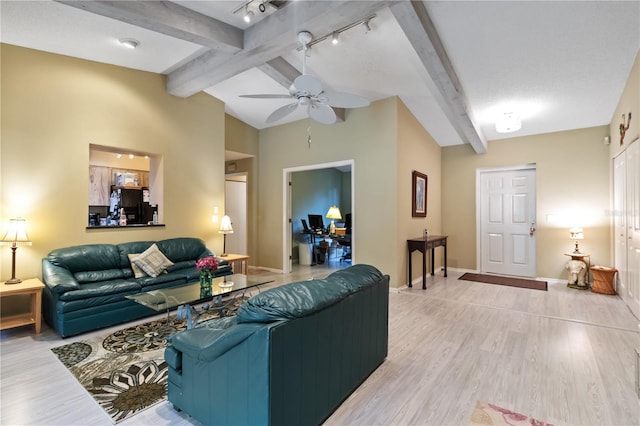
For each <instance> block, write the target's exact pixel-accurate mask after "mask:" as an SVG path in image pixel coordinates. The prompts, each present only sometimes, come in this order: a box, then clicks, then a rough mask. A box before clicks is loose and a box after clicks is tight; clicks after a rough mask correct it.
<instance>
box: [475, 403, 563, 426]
mask: <svg viewBox="0 0 640 426" xmlns="http://www.w3.org/2000/svg"><path fill="white" fill-rule="evenodd" d="M469 425H470V426H478V425H482V426H486V425H495V426H524V425H529V426H553V425H552V424H550V423H545V422H543V421H540V420H536V419H534V418H531V417H529V416H525V415H524V414H520V413H515V412H513V411H511V410H507V409H506V408H502V407H498V406H497V405H493V404H489V403H486V402H480V401H478V403H477V404H476V408H475V409H474V410H473V413H472V414H471V421H469Z"/></svg>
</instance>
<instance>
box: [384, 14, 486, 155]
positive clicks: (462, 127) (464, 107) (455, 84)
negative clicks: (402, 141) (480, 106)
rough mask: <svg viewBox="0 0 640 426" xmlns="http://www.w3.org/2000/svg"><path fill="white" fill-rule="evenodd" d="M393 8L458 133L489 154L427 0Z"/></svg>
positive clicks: (441, 106)
mask: <svg viewBox="0 0 640 426" xmlns="http://www.w3.org/2000/svg"><path fill="white" fill-rule="evenodd" d="M390 9H391V12H392V13H393V15H394V17H395V18H396V20H397V21H398V23H399V24H400V27H401V28H402V31H404V33H405V35H406V36H407V38H408V39H409V42H410V43H411V45H412V46H413V48H414V50H415V51H416V53H417V54H418V57H419V58H420V61H421V62H422V64H423V65H424V68H425V70H426V71H427V73H428V74H429V76H430V77H431V80H432V81H433V83H434V87H433V88H432V90H430V91H431V92H432V93H433V95H434V98H435V99H436V101H437V102H438V104H439V106H440V108H441V109H442V111H443V112H444V113H445V115H446V116H447V118H448V119H449V122H450V123H451V125H452V126H453V128H454V129H455V131H456V133H458V135H459V136H460V138H461V139H462V140H463V141H465V142H466V143H469V144H470V145H471V146H472V147H473V149H474V150H475V152H476V153H477V154H485V153H486V152H487V140H486V138H485V137H484V135H483V134H482V132H481V131H480V129H479V127H478V126H476V125H475V123H474V120H473V117H472V114H471V109H470V107H469V102H468V101H467V98H466V96H465V94H464V90H463V89H462V85H461V84H460V81H459V80H458V76H457V75H456V72H455V70H454V69H453V66H452V65H451V61H450V60H449V56H448V55H447V52H446V51H445V49H444V46H443V44H442V41H441V40H440V37H439V35H438V33H437V31H436V29H435V27H434V25H433V22H432V21H431V18H430V16H429V13H428V12H427V9H426V7H425V5H424V3H423V2H422V1H410V2H409V1H407V2H401V3H396V4H394V5H392V6H391V7H390Z"/></svg>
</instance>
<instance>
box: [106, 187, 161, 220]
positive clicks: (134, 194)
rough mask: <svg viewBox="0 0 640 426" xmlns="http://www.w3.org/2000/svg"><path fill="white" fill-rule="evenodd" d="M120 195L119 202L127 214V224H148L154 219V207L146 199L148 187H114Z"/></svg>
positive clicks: (113, 189)
mask: <svg viewBox="0 0 640 426" xmlns="http://www.w3.org/2000/svg"><path fill="white" fill-rule="evenodd" d="M112 191H115V192H116V194H117V195H118V204H119V207H120V208H123V209H124V214H125V215H126V216H127V225H135V224H146V223H148V222H150V221H152V220H153V211H154V208H153V207H152V206H151V205H149V203H148V202H146V201H144V198H145V197H144V191H148V189H147V188H122V187H112Z"/></svg>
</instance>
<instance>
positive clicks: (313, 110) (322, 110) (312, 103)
mask: <svg viewBox="0 0 640 426" xmlns="http://www.w3.org/2000/svg"><path fill="white" fill-rule="evenodd" d="M311 39H312V37H311V33H309V32H308V31H302V32H300V33H298V41H299V42H300V43H301V44H302V75H300V76H298V77H297V78H296V79H295V80H294V81H293V84H292V85H291V87H290V88H289V94H288V95H277V94H264V95H240V97H241V98H252V99H295V102H293V103H290V104H287V105H285V106H283V107H280V108H278V109H276V110H275V111H273V112H272V113H271V115H269V117H267V123H269V124H270V123H274V122H276V121H278V120H281V119H283V118H284V117H286V116H287V115H289V114H291V113H292V112H293V111H295V110H296V109H297V108H298V107H306V108H307V112H308V114H309V117H310V118H311V119H312V120H315V121H317V122H319V123H322V124H334V123H335V122H336V113H335V112H334V111H333V108H331V107H335V108H361V107H366V106H368V105H369V100H368V99H366V98H363V97H362V96H358V95H353V94H351V93H343V92H326V91H324V89H323V88H322V83H321V82H320V80H318V79H317V78H316V77H314V76H312V75H309V74H307V73H306V67H307V49H308V47H309V42H310V41H311Z"/></svg>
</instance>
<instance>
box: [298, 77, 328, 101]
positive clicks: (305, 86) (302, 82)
mask: <svg viewBox="0 0 640 426" xmlns="http://www.w3.org/2000/svg"><path fill="white" fill-rule="evenodd" d="M293 86H294V87H295V89H296V91H297V92H305V93H306V94H308V95H311V96H316V95H318V94H320V93H321V92H322V83H321V82H320V80H318V79H317V78H315V77H314V76H312V75H305V74H303V75H300V76H298V77H296V79H295V80H294V81H293Z"/></svg>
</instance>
